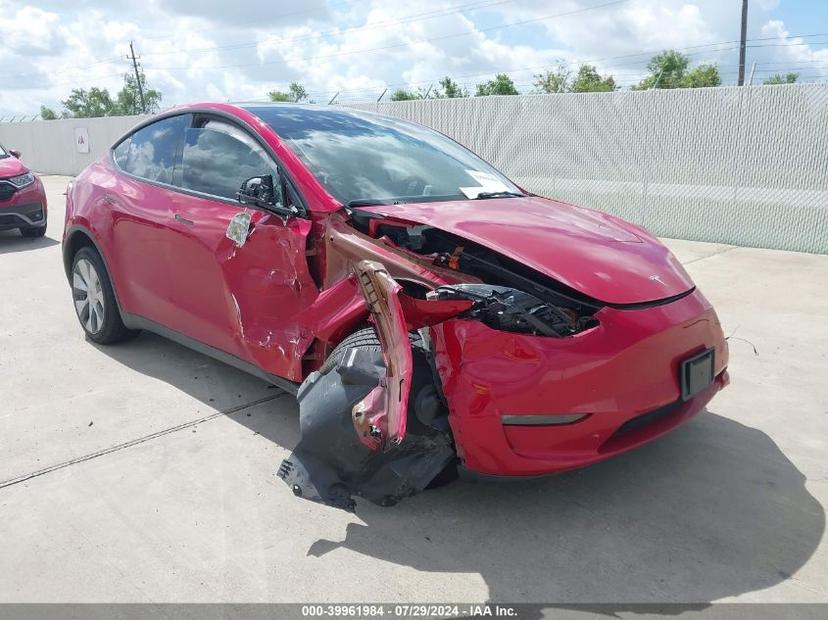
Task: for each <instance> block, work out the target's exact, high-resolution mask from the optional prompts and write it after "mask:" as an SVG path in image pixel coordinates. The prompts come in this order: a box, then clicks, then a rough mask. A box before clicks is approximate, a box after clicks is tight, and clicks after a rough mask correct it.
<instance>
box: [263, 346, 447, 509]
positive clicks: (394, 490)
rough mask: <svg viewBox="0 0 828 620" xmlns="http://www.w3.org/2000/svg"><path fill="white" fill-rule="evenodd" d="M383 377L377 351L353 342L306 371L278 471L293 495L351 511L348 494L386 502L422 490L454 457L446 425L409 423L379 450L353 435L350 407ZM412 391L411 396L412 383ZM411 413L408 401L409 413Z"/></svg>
mask: <svg viewBox="0 0 828 620" xmlns="http://www.w3.org/2000/svg"><path fill="white" fill-rule="evenodd" d="M424 374H425V375H426V381H427V382H430V381H431V377H430V376H428V374H427V372H426V373H424ZM384 377H385V365H384V363H383V359H382V352H381V351H380V350H379V349H378V348H376V347H373V348H359V347H356V348H353V349H349V350H348V351H346V353H345V355H343V356H341V358H340V359H339V361H338V362H337V363H336V364H335V365H334V366H333V368H331V369H329V370H328V372H327V373H326V374H322V373H320V372H314V373H311V374H310V375H309V376H308V378H307V379H305V381H304V382H303V383H302V385H301V386H300V388H299V393H298V394H297V399H298V401H299V426H300V430H301V439H300V441H299V443H298V444H297V446H296V448H295V450H294V451H293V453H292V454H291V455H290V457H289V458H287V459H285V460H284V461H282V465H281V466H280V468H279V472H278V476H279V477H280V478H282V479H283V480H284V481H285V483H286V484H287V485H288V486H289V487H290V488H291V489H292V490H293V493H294V494H295V495H297V496H298V497H303V498H305V499H309V500H312V501H315V502H320V503H323V504H327V505H329V506H335V507H337V508H342V509H344V510H350V511H353V510H354V508H355V502H354V499H353V496H360V497H363V498H365V499H367V500H369V501H371V502H373V503H375V504H377V505H379V506H392V505H394V504H396V503H397V502H399V501H400V500H401V499H403V498H405V497H409V496H411V495H414V494H415V493H419V492H420V491H422V490H423V489H424V488H425V487H426V486H427V485H428V483H429V482H431V481H432V480H433V479H434V477H435V476H437V474H439V473H440V472H441V471H442V470H443V469H444V468H445V466H446V465H447V464H449V463H450V462H451V461H452V459H454V458H455V455H454V449H453V448H452V445H451V439H450V437H449V435H448V432H445V431H443V432H440V431H437V430H435V429H433V428H430V427H424V426H423V425H421V424H420V425H417V424H412V425H410V426H409V431H408V434H407V435H406V437H405V439H404V440H403V441H402V443H401V444H399V445H396V446H392V447H391V448H390V449H389V450H387V451H385V452H381V451H378V452H374V451H372V450H370V449H369V448H368V447H366V446H365V445H364V444H363V443H362V442H361V441H360V440H359V437H358V436H357V431H356V429H355V428H354V424H353V421H352V418H351V410H352V408H353V406H354V405H355V404H356V403H358V402H359V401H361V400H362V399H363V398H365V396H367V395H368V393H369V392H370V391H371V390H373V389H374V388H375V387H376V386H377V385H379V382H380V381H381V380H383V379H384ZM417 383H418V382H417V381H416V379H415V382H414V384H415V387H416V385H417ZM419 383H420V384H422V382H419ZM426 385H428V384H426ZM411 396H412V398H411V401H412V402H414V401H415V400H416V393H415V391H414V390H413V389H412V395H411ZM415 415H416V412H415V410H414V407H409V419H411V418H413V417H414V416H415Z"/></svg>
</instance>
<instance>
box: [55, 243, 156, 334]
mask: <svg viewBox="0 0 828 620" xmlns="http://www.w3.org/2000/svg"><path fill="white" fill-rule="evenodd" d="M81 260H87V261H89V263H91V264H92V266H93V267H94V269H95V272H96V274H97V276H98V278H99V280H100V284H101V292H102V293H103V299H104V311H103V321H102V322H101V327H100V328H99V329H98V330H97V331H91V330H90V329H88V328H87V326H86V325H85V324H84V322H83V321H82V320H81V318H80V316H78V321H79V322H80V324H81V327H82V328H83V331H84V332H85V333H86V337H87V338H89V340H91V341H92V342H96V343H98V344H115V343H116V342H122V341H124V340H128V339H130V338H134V337H135V336H136V335H137V334H138V333H140V330H133V329H128V328H127V327H126V326H125V325H124V322H123V320H122V319H121V312H120V310H119V309H118V303H117V302H116V300H115V292H114V290H113V288H112V281H111V280H110V278H109V273H108V272H107V270H106V265H104V262H103V259H101V256H100V254H98V252H97V250H95V248H93V247H90V246H86V247H82V248H81V249H80V250H78V251H77V252H76V253H75V256H74V257H73V259H72V274H73V276H72V278H73V281H74V273H75V268H76V267H77V265H78V263H79V262H80V261H81ZM71 286H72V303H73V305H74V303H75V298H76V291H75V287H74V283H72V284H71ZM76 314H77V312H76Z"/></svg>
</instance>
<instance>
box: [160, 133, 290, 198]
mask: <svg viewBox="0 0 828 620" xmlns="http://www.w3.org/2000/svg"><path fill="white" fill-rule="evenodd" d="M268 174H269V175H273V177H274V180H275V181H277V182H276V183H275V185H276V187H277V196H276V201H277V202H281V196H280V195H278V194H279V190H278V186H279V183H278V176H277V175H278V170H277V168H276V165H275V163H274V162H273V160H272V159H271V158H270V157H269V156H268V154H267V153H266V152H265V150H264V149H263V148H262V146H261V145H260V144H259V143H258V142H257V141H256V140H254V139H253V138H252V137H251V136H250V135H249V134H247V133H246V132H245V131H243V130H242V129H241V128H239V127H237V126H236V125H233V124H231V123H226V122H223V121H219V120H208V121H207V122H205V123H204V124H203V126H201V127H198V128H193V129H187V130H186V132H185V138H184V150H183V152H182V159H181V177H180V180H179V179H176V181H177V184H178V185H180V186H181V187H183V188H184V189H189V190H192V191H195V192H200V193H202V194H209V195H211V196H218V197H220V198H227V199H229V200H236V193H237V192H238V191H239V188H240V187H241V185H242V182H244V181H245V180H247V179H249V178H250V177H256V176H263V175H268Z"/></svg>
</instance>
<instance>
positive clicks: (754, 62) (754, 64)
mask: <svg viewBox="0 0 828 620" xmlns="http://www.w3.org/2000/svg"><path fill="white" fill-rule="evenodd" d="M754 73H756V61H755V60H754V61H753V64H752V65H751V66H750V77H749V78H748V86H753V74H754Z"/></svg>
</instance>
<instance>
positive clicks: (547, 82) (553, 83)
mask: <svg viewBox="0 0 828 620" xmlns="http://www.w3.org/2000/svg"><path fill="white" fill-rule="evenodd" d="M534 85H535V88H536V89H537V90H538V92H541V93H546V94H549V95H551V94H554V93H565V92H569V69H567V68H566V65H565V64H563V63H560V64H559V65H558V66H557V67H555V69H547V70H546V71H544V72H543V73H536V74H535V82H534Z"/></svg>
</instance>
